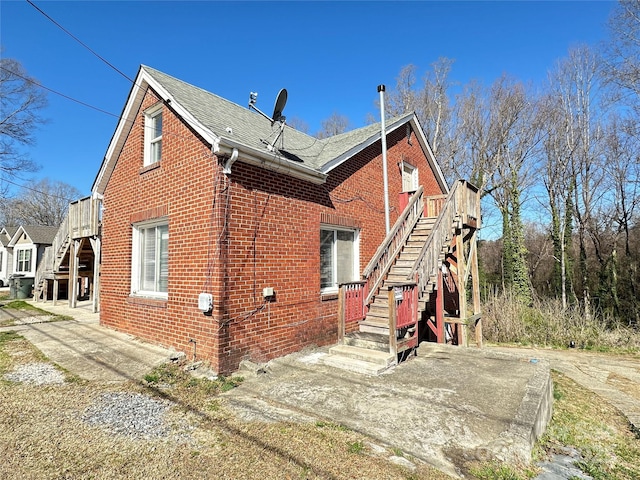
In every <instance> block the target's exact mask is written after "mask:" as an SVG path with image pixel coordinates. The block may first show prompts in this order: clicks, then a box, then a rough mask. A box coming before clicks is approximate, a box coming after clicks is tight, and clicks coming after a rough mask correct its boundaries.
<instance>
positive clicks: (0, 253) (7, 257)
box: [0, 227, 18, 287]
mask: <svg viewBox="0 0 640 480" xmlns="http://www.w3.org/2000/svg"><path fill="white" fill-rule="evenodd" d="M17 230H18V227H3V228H2V229H0V287H6V286H7V285H9V277H10V276H11V274H12V273H13V249H12V248H11V247H9V242H10V241H11V237H13V235H14V234H15V233H16V231H17Z"/></svg>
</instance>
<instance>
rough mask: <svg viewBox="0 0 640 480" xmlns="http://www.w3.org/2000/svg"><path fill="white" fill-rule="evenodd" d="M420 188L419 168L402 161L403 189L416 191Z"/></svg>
mask: <svg viewBox="0 0 640 480" xmlns="http://www.w3.org/2000/svg"><path fill="white" fill-rule="evenodd" d="M417 189H418V169H417V168H416V167H414V166H413V165H410V164H408V163H405V162H403V163H402V191H403V192H414V191H416V190H417Z"/></svg>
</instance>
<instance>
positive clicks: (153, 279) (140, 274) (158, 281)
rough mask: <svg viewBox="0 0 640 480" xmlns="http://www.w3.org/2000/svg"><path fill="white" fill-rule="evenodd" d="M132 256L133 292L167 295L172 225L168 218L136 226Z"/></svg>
mask: <svg viewBox="0 0 640 480" xmlns="http://www.w3.org/2000/svg"><path fill="white" fill-rule="evenodd" d="M132 259H133V265H132V274H131V290H132V293H133V294H134V295H142V296H152V297H160V298H167V284H168V279H169V225H168V224H167V223H166V221H165V222H161V223H154V224H143V225H136V226H134V228H133V255H132Z"/></svg>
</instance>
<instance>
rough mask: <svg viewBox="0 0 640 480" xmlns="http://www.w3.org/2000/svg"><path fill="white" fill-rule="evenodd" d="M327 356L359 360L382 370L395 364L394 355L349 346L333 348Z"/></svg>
mask: <svg viewBox="0 0 640 480" xmlns="http://www.w3.org/2000/svg"><path fill="white" fill-rule="evenodd" d="M329 354H330V355H334V356H340V357H345V358H349V359H352V360H360V361H361V362H367V363H371V364H373V365H378V366H379V367H383V368H388V367H390V366H391V365H393V364H394V363H395V362H396V358H395V355H391V354H390V353H389V352H381V351H378V350H369V349H367V348H360V347H354V346H351V345H336V346H333V347H331V348H330V349H329Z"/></svg>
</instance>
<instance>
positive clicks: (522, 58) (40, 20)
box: [0, 0, 615, 194]
mask: <svg viewBox="0 0 640 480" xmlns="http://www.w3.org/2000/svg"><path fill="white" fill-rule="evenodd" d="M33 3H35V4H36V5H37V6H38V7H39V8H40V9H42V10H43V11H44V12H46V13H47V14H48V15H49V16H50V17H52V18H53V19H54V20H55V21H56V22H58V23H59V24H61V25H62V26H63V27H64V28H65V29H67V30H68V31H69V32H71V33H72V34H73V35H74V36H76V37H77V38H78V39H80V40H81V41H82V42H83V43H85V44H86V45H88V46H89V47H90V48H91V49H92V50H94V51H95V52H97V53H98V54H99V55H100V56H102V57H103V58H105V59H106V60H107V61H108V62H109V63H111V64H112V65H114V66H115V67H117V68H118V69H119V70H120V71H121V72H123V73H124V74H126V75H127V76H128V77H130V78H134V77H135V75H136V73H137V70H138V66H139V65H140V64H146V65H149V66H151V67H154V68H157V69H158V70H161V71H164V72H165V73H168V74H169V75H172V76H174V77H177V78H180V79H182V80H184V81H186V82H189V83H192V84H194V85H196V86H199V87H201V88H204V89H206V90H209V91H211V92H213V93H216V94H217V95H220V96H222V97H224V98H227V99H229V100H231V101H233V102H235V103H238V104H240V105H247V103H248V100H249V92H251V91H256V92H258V93H259V97H258V103H257V105H258V107H259V108H261V109H262V110H263V111H265V112H267V113H270V111H271V109H272V107H273V102H274V99H275V97H276V95H277V92H278V91H279V90H280V88H286V89H287V90H288V94H289V95H288V102H287V106H286V108H285V112H284V113H285V115H286V116H287V117H288V118H292V117H297V118H299V119H301V120H304V121H305V122H306V123H307V124H308V125H309V127H310V132H311V133H314V132H316V131H317V130H319V129H320V122H321V121H322V120H323V119H326V118H328V117H329V116H331V115H332V114H333V113H334V112H337V113H340V114H341V115H344V116H346V117H348V118H349V120H350V122H351V124H352V126H353V127H359V126H362V125H365V124H366V119H367V116H368V115H369V114H373V115H375V116H376V117H377V116H378V112H377V110H376V107H375V101H376V100H377V99H378V93H377V90H376V87H377V85H379V84H386V85H387V90H389V89H392V88H393V86H394V85H395V82H396V77H397V75H398V73H399V72H400V70H401V68H402V67H403V66H405V65H407V64H410V63H412V64H414V65H416V66H417V67H418V71H419V72H420V75H421V76H422V74H423V73H424V72H425V71H426V70H427V69H429V66H430V64H431V63H433V62H434V61H436V60H437V59H438V58H439V57H449V58H452V59H455V64H454V66H453V70H452V74H451V78H452V79H453V80H455V81H457V82H460V83H461V84H465V83H467V82H468V81H469V80H471V79H479V80H481V81H483V82H485V83H491V82H492V81H493V80H495V79H496V78H497V77H499V76H500V75H502V74H503V73H507V74H509V75H511V76H514V77H516V78H519V79H521V80H523V81H531V82H534V83H540V82H542V81H543V80H544V78H545V77H546V74H547V71H548V70H549V69H551V68H552V67H553V65H554V63H555V61H556V60H558V59H559V58H562V57H563V56H565V55H566V53H567V51H568V49H569V48H570V47H571V46H574V45H577V44H579V43H586V44H590V45H596V44H597V43H598V42H600V41H602V40H604V39H605V38H606V34H607V32H606V27H605V23H606V20H607V17H608V15H609V13H610V11H611V9H612V8H613V7H614V6H615V3H613V2H609V1H588V2H583V1H565V2H552V1H501V2H484V1H473V2H462V1H448V2H437V1H422V2H419V1H410V2H382V1H378V2H363V1H358V2H337V1H335V2H333V1H324V2H305V1H300V2H297V1H289V2H263V1H255V2H215V1H197V2H188V1H181V2H176V1H163V2H155V1H136V2H128V1H109V2H88V1H87V2H71V1H67V2H57V1H42V0H33ZM0 43H1V44H2V47H3V48H4V51H3V52H2V54H3V55H4V56H5V57H7V58H14V59H16V60H18V61H20V62H21V63H22V64H23V66H24V67H25V68H26V69H27V71H28V72H29V74H30V75H32V76H33V77H35V78H36V79H37V80H38V81H39V82H41V83H42V84H43V85H45V86H46V87H48V88H50V89H53V90H55V91H58V92H61V93H63V94H64V95H67V96H69V97H73V98H75V99H77V100H79V101H81V102H84V103H86V104H90V105H92V106H94V107H96V108H97V109H100V110H104V111H106V112H110V113H112V114H113V115H108V114H105V113H102V112H99V111H96V110H94V109H91V108H88V107H86V106H82V105H79V104H77V103H74V102H72V101H70V100H68V99H65V98H62V97H60V96H57V95H55V94H53V93H49V94H48V100H49V105H48V107H47V108H46V109H45V110H44V111H43V112H42V114H43V116H44V117H46V118H47V120H48V122H47V124H45V125H44V126H42V127H40V128H39V130H38V132H37V135H36V138H37V144H36V145H35V146H34V147H30V148H29V149H28V150H27V153H28V154H29V155H30V156H31V158H32V159H33V160H35V161H36V162H37V163H39V164H40V165H42V169H41V170H40V171H39V172H38V173H37V174H35V175H33V176H32V177H31V178H35V179H42V178H45V177H48V178H50V179H52V180H59V181H63V182H66V183H69V184H71V185H73V186H75V187H76V188H78V189H79V190H80V191H81V192H82V194H89V193H90V189H91V185H92V183H93V180H94V178H95V175H96V174H97V171H98V169H99V167H100V163H101V161H102V158H103V157H104V154H105V152H106V149H107V146H108V144H109V141H110V139H111V136H112V134H113V132H114V130H115V127H116V123H117V116H118V115H119V114H120V113H121V111H122V108H123V106H124V103H125V101H126V99H127V95H128V94H129V90H130V88H131V84H130V82H129V81H128V80H127V79H125V78H124V77H123V76H122V75H120V74H119V73H118V72H116V71H115V70H113V69H112V68H111V67H109V66H108V65H107V64H105V63H104V62H103V61H101V60H100V59H99V58H97V57H96V56H94V55H93V54H92V53H91V52H89V51H88V50H87V49H85V48H84V47H83V46H82V45H80V44H79V43H78V42H76V41H75V40H74V39H73V38H72V37H70V36H69V35H68V34H67V33H65V32H64V31H62V30H61V29H60V28H59V27H57V26H56V25H55V24H54V23H52V22H51V21H50V20H49V19H47V18H46V17H45V16H43V15H42V14H41V13H40V12H38V11H37V10H36V9H35V8H34V7H33V6H31V5H30V4H29V3H27V2H26V1H25V0H19V1H18V0H2V2H0Z"/></svg>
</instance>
